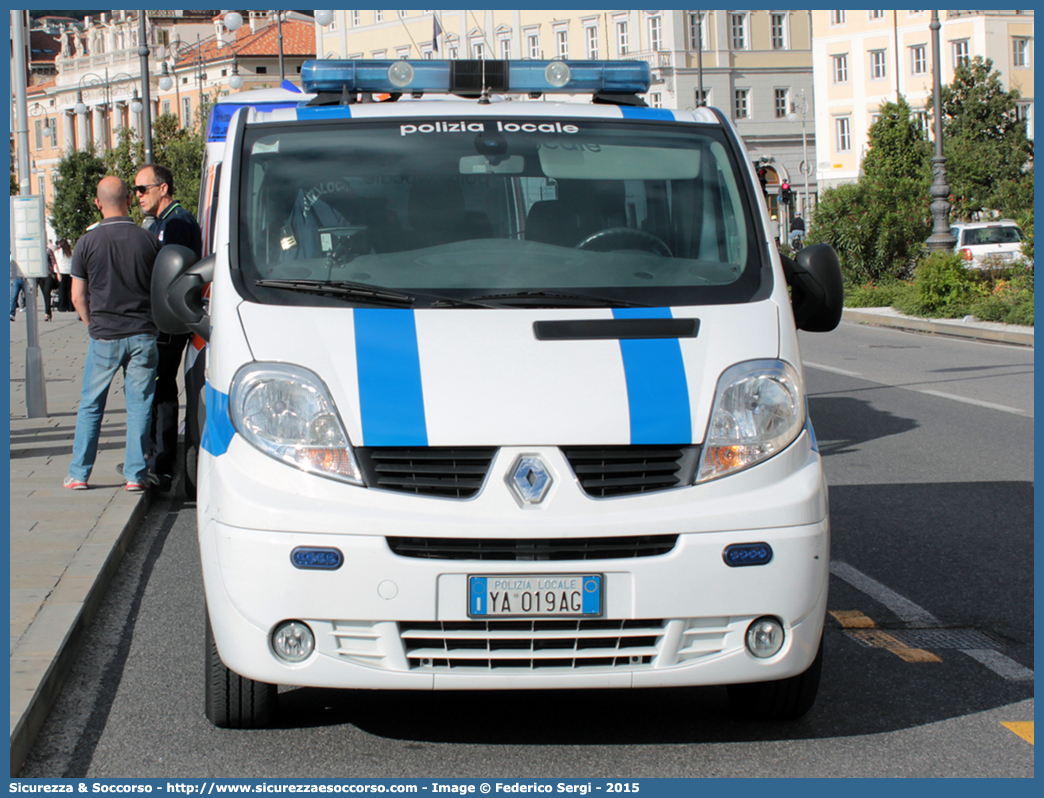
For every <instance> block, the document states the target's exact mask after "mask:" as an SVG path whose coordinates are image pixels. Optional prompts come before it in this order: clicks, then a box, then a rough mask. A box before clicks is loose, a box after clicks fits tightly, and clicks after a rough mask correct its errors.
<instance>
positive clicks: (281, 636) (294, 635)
mask: <svg viewBox="0 0 1044 798" xmlns="http://www.w3.org/2000/svg"><path fill="white" fill-rule="evenodd" d="M272 650H273V651H275V653H276V656H277V657H279V658H280V659H282V660H286V661H287V662H303V661H304V660H306V659H308V657H309V656H310V655H311V653H312V651H314V650H315V635H313V634H312V630H311V629H309V628H308V627H307V626H306V625H305V624H303V623H301V621H283V622H282V623H281V624H279V625H278V626H277V627H276V628H275V631H273V632H272Z"/></svg>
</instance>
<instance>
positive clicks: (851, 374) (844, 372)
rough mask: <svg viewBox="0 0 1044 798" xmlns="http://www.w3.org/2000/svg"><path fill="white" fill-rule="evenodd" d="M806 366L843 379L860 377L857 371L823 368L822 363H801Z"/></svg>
mask: <svg viewBox="0 0 1044 798" xmlns="http://www.w3.org/2000/svg"><path fill="white" fill-rule="evenodd" d="M802 362H803V363H804V364H805V365H806V366H808V367H809V368H813V369H819V370H820V371H829V372H830V373H831V374H842V375H844V376H845V377H862V376H863V375H862V374H860V373H859V372H858V371H847V370H845V369H839V368H834V367H833V366H824V365H823V364H822V363H809V362H808V361H807V360H804V361H802Z"/></svg>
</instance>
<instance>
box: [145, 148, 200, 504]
mask: <svg viewBox="0 0 1044 798" xmlns="http://www.w3.org/2000/svg"><path fill="white" fill-rule="evenodd" d="M134 182H135V184H136V185H135V186H134V191H135V193H136V194H137V195H138V203H139V204H140V205H141V210H142V213H144V214H145V215H146V217H148V216H155V217H156V222H155V224H154V225H153V226H152V232H153V233H155V234H156V236H157V237H158V238H159V241H160V245H161V246H167V245H168V244H180V245H181V246H183V247H188V248H189V249H191V250H192V251H193V252H195V253H196V257H197V258H199V257H200V256H201V255H202V253H203V231H202V230H200V227H199V224H198V223H197V222H196V219H195V217H194V216H193V215H192V214H191V213H189V212H188V211H187V210H185V208H184V207H183V206H182V205H181V203H180V202H178V201H177V200H176V199H174V175H173V174H171V171H170V169H168V168H167V167H165V166H160V165H159V164H149V165H147V166H143V167H141V169H139V170H138V174H137V176H136V177H135V178H134ZM191 337H192V335H191V334H185V335H170V334H167V333H160V335H159V367H158V368H157V373H156V395H155V397H154V399H153V405H152V409H153V415H152V454H151V455H150V457H149V467H150V470H151V471H152V473H153V474H155V475H156V477H157V480H158V486H159V489H160V490H161V491H168V490H170V489H171V486H172V485H173V483H174V476H173V475H174V465H175V463H177V459H178V372H179V371H180V370H181V355H182V353H183V352H184V351H185V345H186V344H187V343H188V342H189V339H190V338H191Z"/></svg>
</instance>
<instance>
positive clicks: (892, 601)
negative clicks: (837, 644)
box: [830, 560, 1033, 682]
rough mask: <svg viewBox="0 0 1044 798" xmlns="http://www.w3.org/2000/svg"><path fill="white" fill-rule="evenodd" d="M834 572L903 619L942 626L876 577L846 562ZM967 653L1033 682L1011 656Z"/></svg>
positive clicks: (1014, 679)
mask: <svg viewBox="0 0 1044 798" xmlns="http://www.w3.org/2000/svg"><path fill="white" fill-rule="evenodd" d="M830 573H831V574H833V575H834V576H836V577H837V578H838V579H842V580H844V581H845V582H848V584H850V585H851V586H852V587H854V588H855V589H856V590H858V591H859V592H861V593H865V594H866V595H868V596H869V597H870V598H872V599H874V600H875V601H877V602H879V603H880V604H883V605H884V606H886V607H888V609H890V610H891V611H892V612H894V613H895V614H896V615H897V616H898V617H899V618H900V619H901V620H903V621H906V622H907V623H916V624H919V625H921V626H939V625H940V623H939V619H938V618H936V617H935V616H934V615H932V614H931V613H930V612H928V610H926V609H924V608H923V607H919V606H917V605H916V604H914V603H913V602H912V601H910V600H909V599H908V598H905V597H903V596H900V595H899V594H898V593H896V592H895V591H894V590H892V589H891V588H890V587H885V586H884V585H882V584H881V583H880V582H878V581H877V580H876V579H874V578H873V577H870V576H867V575H866V574H864V573H863V572H862V571H859V570H857V569H855V568H853V567H852V566H851V565H849V564H848V563H846V562H840V561H839V560H833V561H831V563H830ZM960 650H961V651H962V652H963V653H965V654H967V655H968V656H969V657H971V658H972V659H974V660H975V661H976V662H979V663H980V664H982V665H985V666H986V667H987V668H989V669H990V670H991V671H993V672H994V673H996V674H997V675H998V676H1001V677H1003V678H1005V679H1007V680H1008V681H1011V682H1031V681H1033V671H1032V670H1030V669H1029V668H1026V667H1024V666H1022V665H1020V664H1019V663H1017V662H1016V661H1015V660H1013V659H1011V657H1008V656H1005V655H1004V654H1002V653H1001V652H999V651H995V650H993V649H989V648H962V649H960Z"/></svg>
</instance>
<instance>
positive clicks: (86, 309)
mask: <svg viewBox="0 0 1044 798" xmlns="http://www.w3.org/2000/svg"><path fill="white" fill-rule="evenodd" d="M94 204H95V205H96V206H97V207H98V209H99V210H100V211H101V213H102V221H101V223H100V224H98V226H97V227H95V228H94V229H93V230H90V231H88V232H86V233H84V234H83V236H81V237H80V240H79V241H77V242H76V249H75V250H74V251H73V255H72V266H71V269H72V278H73V284H72V301H73V307H75V308H76V311H77V313H79V314H80V319H81V320H82V321H83V323H84V324H86V325H87V331H88V335H89V336H90V340H89V342H88V344H87V358H86V360H85V362H84V369H83V389H82V393H81V397H80V409H79V411H78V412H77V414H76V437H75V440H74V442H73V459H72V463H71V464H70V465H69V475H68V476H67V477H66V478H65V483H64V485H65V487H66V488H70V489H72V490H84V489H86V488H87V480H88V479H89V478H90V476H91V470H92V469H93V468H94V460H95V457H96V455H97V453H98V435H99V432H100V430H101V422H102V415H103V414H104V413H105V401H106V399H107V398H108V395H109V386H110V385H111V384H112V379H113V377H114V376H116V372H117V370H119V369H122V370H123V377H124V394H125V396H126V398H127V444H126V455H125V457H124V467H123V474H124V477H125V479H126V480H127V483H126V486H125V487H126V489H127V490H129V491H134V492H139V491H142V490H144V489H145V488H146V487H147V485H148V465H147V464H146V462H145V457H146V454H147V452H148V447H149V423H150V421H151V418H152V396H153V394H154V393H155V390H156V364H157V362H158V360H159V353H158V352H157V349H156V334H157V332H158V330H157V328H156V325H155V324H154V323H153V321H152V309H151V302H150V288H151V284H152V268H153V265H154V264H155V262H156V255H157V254H158V253H159V251H160V243H159V241H158V240H157V239H156V236H154V235H153V234H152V233H150V232H148V231H147V230H142V229H141V228H140V227H138V225H136V224H135V223H134V221H133V220H132V219H131V218H130V215H129V214H128V207H129V205H130V190H129V189H128V188H127V184H126V183H124V182H123V181H122V180H120V179H119V178H118V177H111V176H110V177H104V178H102V179H101V181H100V182H99V183H98V190H97V195H96V198H95V200H94Z"/></svg>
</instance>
